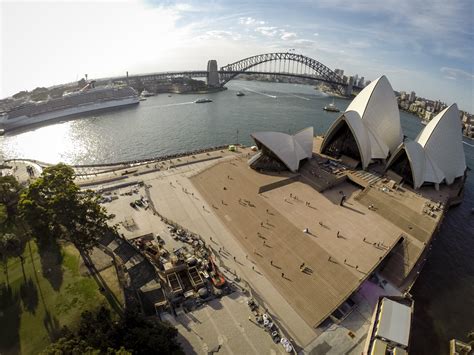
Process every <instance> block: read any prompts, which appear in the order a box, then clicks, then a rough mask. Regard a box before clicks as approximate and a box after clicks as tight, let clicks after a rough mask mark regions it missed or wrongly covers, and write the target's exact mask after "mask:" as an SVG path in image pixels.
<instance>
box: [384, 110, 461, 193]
mask: <svg viewBox="0 0 474 355" xmlns="http://www.w3.org/2000/svg"><path fill="white" fill-rule="evenodd" d="M387 169H390V170H392V171H393V172H395V173H396V174H398V175H399V176H400V177H401V178H402V179H403V180H404V181H406V182H408V183H409V184H410V185H412V186H413V187H414V188H415V189H417V188H419V187H421V186H422V185H423V184H427V183H431V184H435V186H436V188H438V187H439V184H441V183H443V182H444V183H446V184H447V185H450V184H452V183H453V182H454V180H455V179H456V178H460V177H462V176H463V175H464V173H465V171H466V158H465V156H464V149H463V146H462V136H461V123H460V122H459V110H458V107H457V105H456V104H452V105H451V106H449V107H448V108H446V109H444V110H443V111H442V112H440V113H439V114H438V115H436V117H434V118H433V119H432V120H431V121H430V122H429V123H428V124H427V125H426V127H425V128H424V129H423V130H422V131H421V132H420V134H419V135H418V137H417V138H416V139H415V140H414V141H406V142H404V143H403V144H401V145H400V146H399V147H398V148H397V150H396V152H394V154H393V156H392V158H391V159H390V160H389V162H388V163H387Z"/></svg>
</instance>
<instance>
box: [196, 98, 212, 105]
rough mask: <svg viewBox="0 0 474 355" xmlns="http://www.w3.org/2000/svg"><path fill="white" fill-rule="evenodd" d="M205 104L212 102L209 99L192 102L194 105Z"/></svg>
mask: <svg viewBox="0 0 474 355" xmlns="http://www.w3.org/2000/svg"><path fill="white" fill-rule="evenodd" d="M206 102H212V100H211V99H199V100H196V101H194V103H195V104H203V103H206Z"/></svg>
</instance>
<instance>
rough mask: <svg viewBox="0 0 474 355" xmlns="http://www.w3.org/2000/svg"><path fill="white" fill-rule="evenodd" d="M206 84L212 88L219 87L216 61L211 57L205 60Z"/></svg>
mask: <svg viewBox="0 0 474 355" xmlns="http://www.w3.org/2000/svg"><path fill="white" fill-rule="evenodd" d="M207 86H209V87H212V88H217V87H220V86H221V85H220V83H219V72H218V69H217V61H216V60H215V59H211V60H209V61H208V62H207Z"/></svg>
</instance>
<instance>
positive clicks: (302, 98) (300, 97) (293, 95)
mask: <svg viewBox="0 0 474 355" xmlns="http://www.w3.org/2000/svg"><path fill="white" fill-rule="evenodd" d="M289 96H290V97H297V98H298V99H301V100H306V101H311V99H308V98H307V97H304V96H299V95H295V94H289Z"/></svg>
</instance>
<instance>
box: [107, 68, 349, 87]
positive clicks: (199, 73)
mask: <svg viewBox="0 0 474 355" xmlns="http://www.w3.org/2000/svg"><path fill="white" fill-rule="evenodd" d="M218 73H219V75H228V74H231V75H239V74H245V75H252V74H254V75H277V76H286V77H294V78H303V79H310V80H315V81H321V82H325V83H328V84H335V85H341V86H347V84H344V83H340V82H335V81H330V80H326V79H324V78H319V77H316V76H313V75H309V74H307V75H304V74H294V73H275V72H270V71H249V70H246V71H223V70H219V71H218ZM207 75H208V72H207V71H205V70H187V71H176V72H174V71H173V72H163V73H152V74H143V75H134V76H129V77H128V78H127V77H126V76H124V77H116V78H113V79H115V80H127V79H129V80H130V79H132V80H133V79H140V80H142V81H148V80H163V79H168V78H182V77H188V78H206V77H207ZM224 85H225V84H223V85H222V86H224ZM354 88H357V87H356V86H354Z"/></svg>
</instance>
